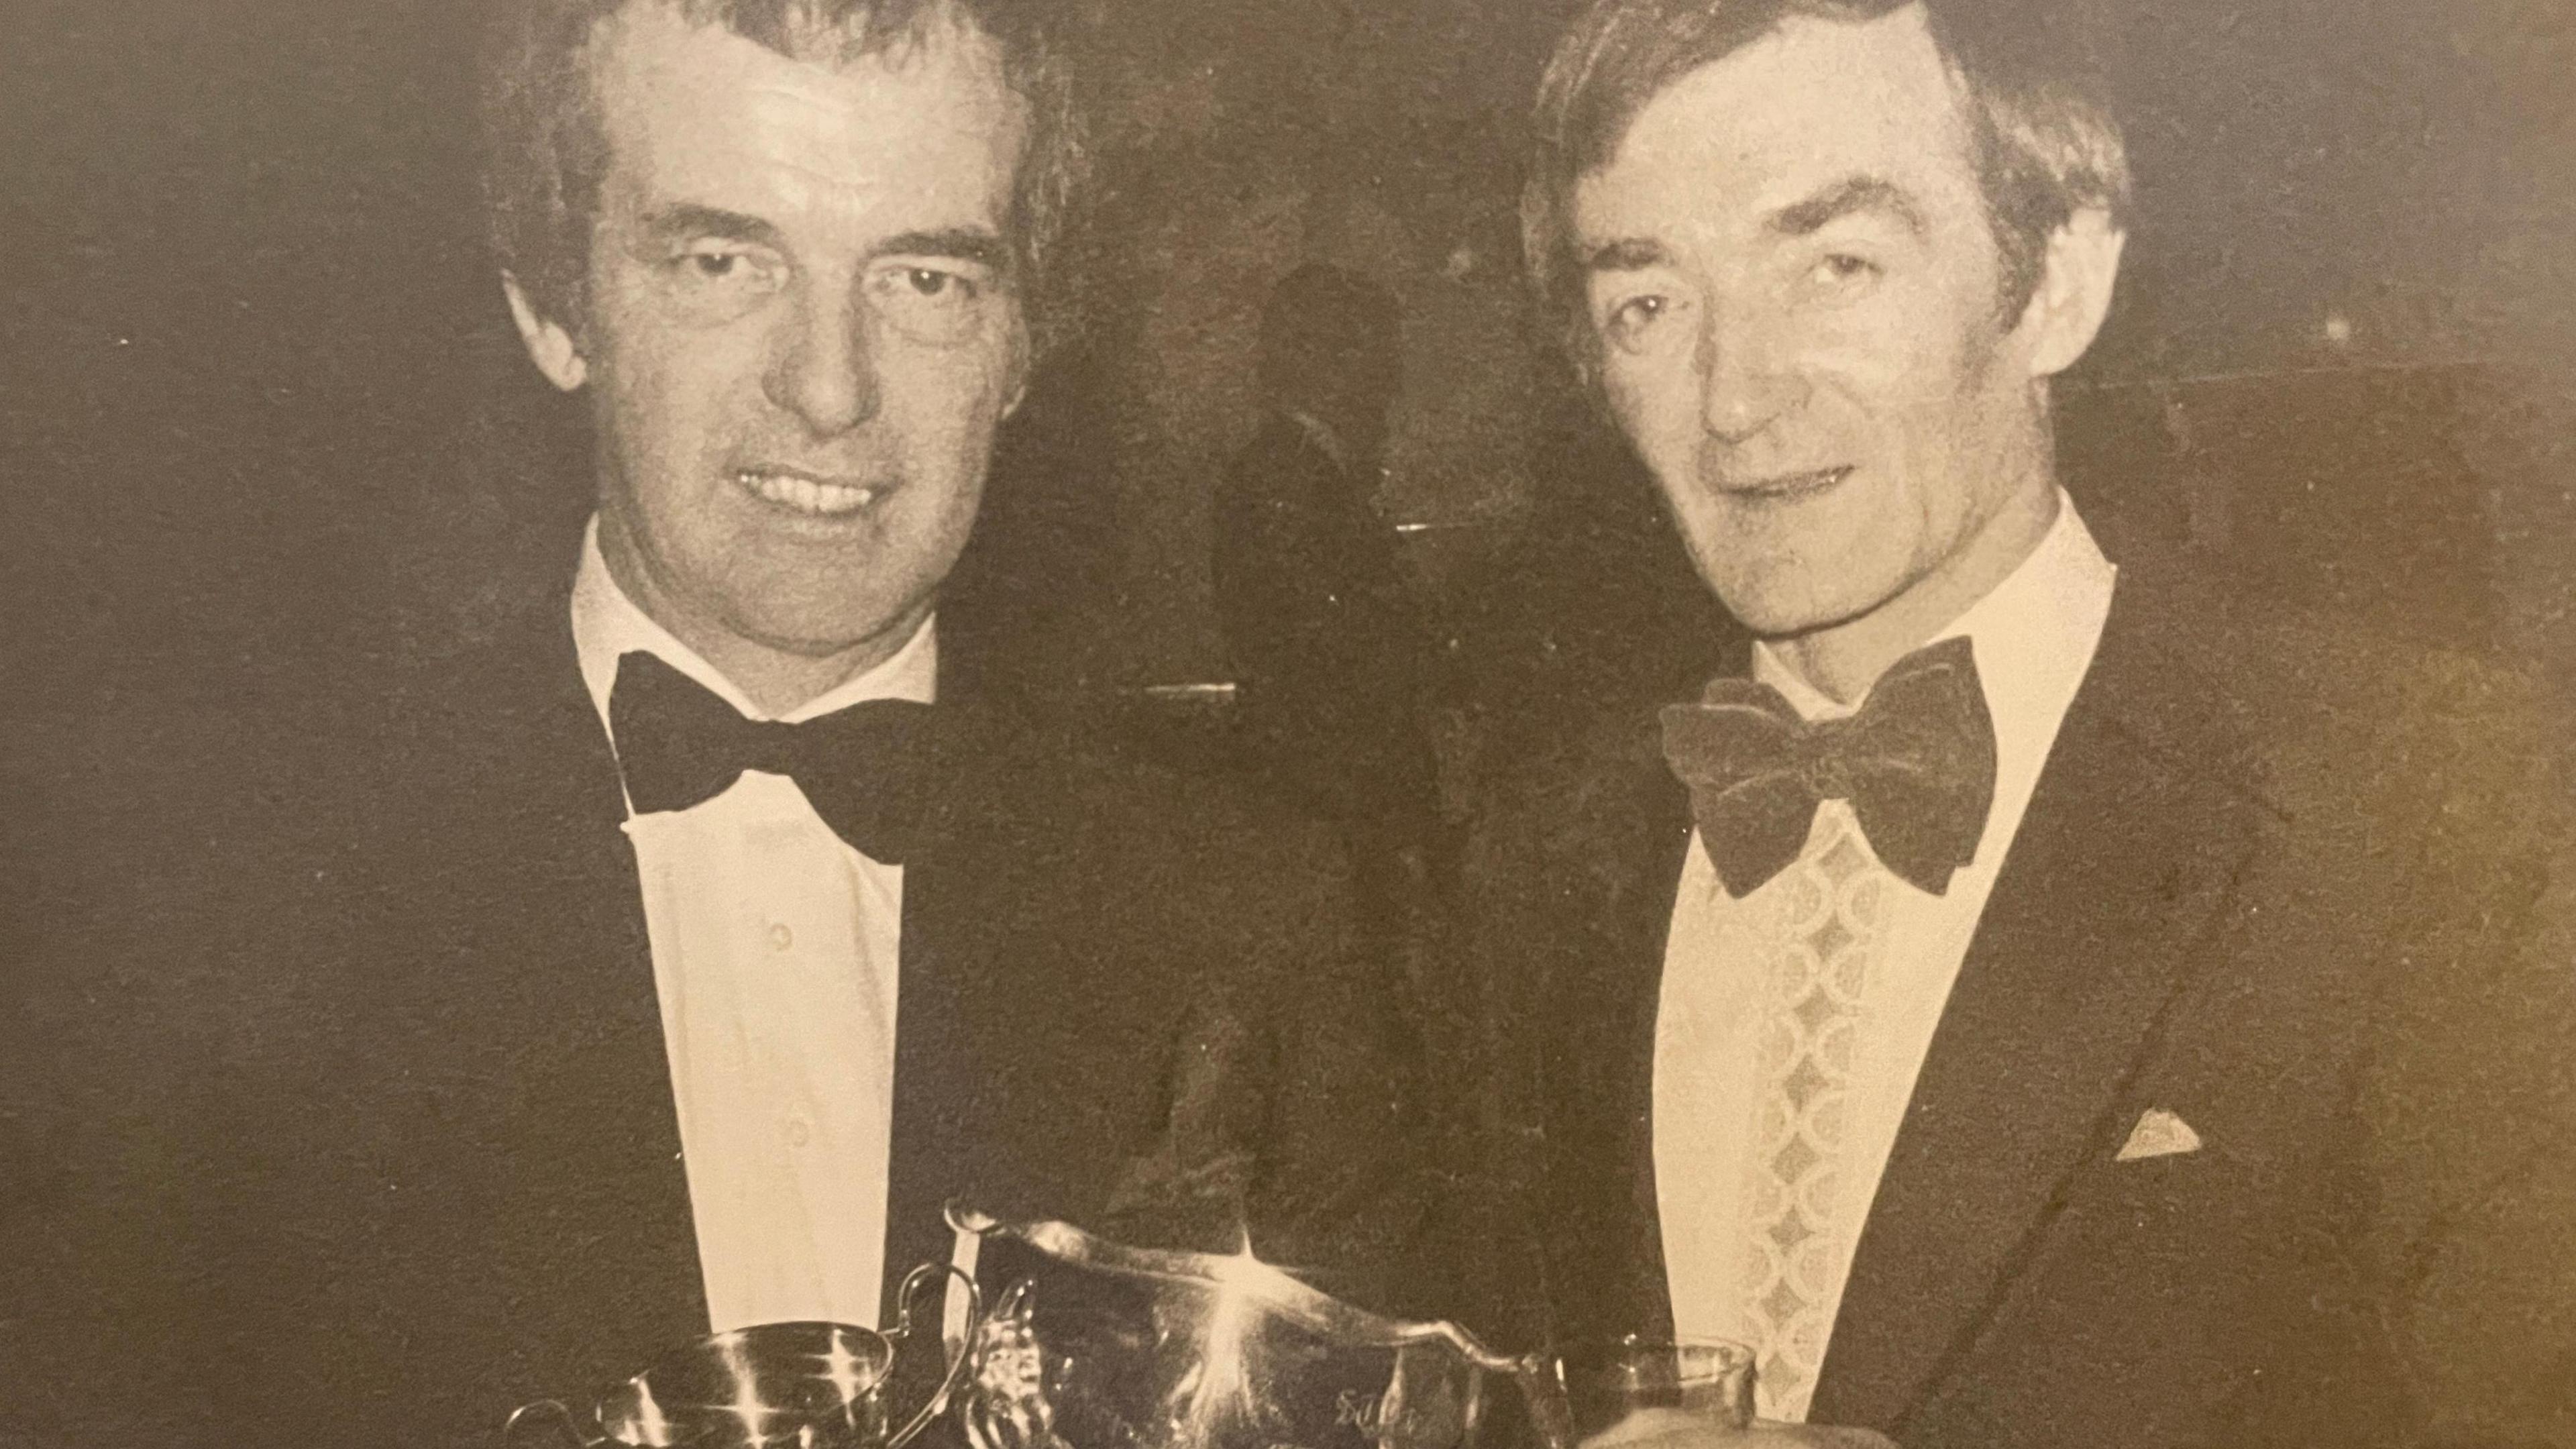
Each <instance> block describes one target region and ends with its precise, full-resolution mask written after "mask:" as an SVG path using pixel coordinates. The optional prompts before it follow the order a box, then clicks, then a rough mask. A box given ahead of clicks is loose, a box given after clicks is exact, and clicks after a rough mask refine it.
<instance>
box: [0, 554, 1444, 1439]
mask: <svg viewBox="0 0 2576 1449" xmlns="http://www.w3.org/2000/svg"><path fill="white" fill-rule="evenodd" d="M369 692H370V693H376V691H369ZM948 698H949V696H948V695H947V694H945V693H944V694H943V699H948ZM391 700H392V706H393V707H392V708H391V709H389V710H376V709H368V710H366V711H364V712H363V713H364V715H365V716H366V718H362V719H361V720H359V721H358V722H356V723H344V724H337V725H333V724H317V723H316V722H315V720H314V718H313V717H312V716H310V715H307V716H305V717H303V718H302V719H300V720H298V721H297V723H296V724H295V725H294V726H288V727H284V728H295V729H297V730H298V731H299V732H300V737H298V738H295V739H292V740H285V741H277V742H273V743H282V744H283V745H284V746H285V747H284V748H283V749H280V750H278V751H276V753H277V754H278V755H279V756H281V757H282V761H283V762H282V763H280V764H279V765H277V766H275V767H262V766H258V765H255V764H252V763H250V762H249V761H248V760H247V759H242V760H235V761H227V762H226V763H225V764H224V765H222V766H220V767H218V772H219V773H220V772H222V771H233V772H236V773H237V774H238V775H239V777H240V778H238V779H237V780H236V781H235V783H234V786H233V788H230V789H228V790H226V791H224V792H223V798H224V802H225V803H224V806H223V808H222V809H219V810H209V811H206V812H203V813H204V816H205V818H206V819H207V821H208V822H209V823H208V825H207V830H206V833H204V834H202V835H194V836H193V837H192V838H188V839H184V840H177V841H172V840H168V839H156V840H155V841H154V843H153V844H152V845H151V846H150V847H149V848H148V849H147V850H146V851H145V852H143V856H144V857H148V859H144V858H129V859H128V860H127V861H126V862H125V864H126V866H127V867H128V868H129V869H131V870H134V871H137V872H140V873H141V874H140V877H139V878H138V879H135V880H132V881H129V882H126V883H122V884H119V885H117V886H114V887H111V888H109V889H107V890H105V891H104V892H103V893H102V901H101V902H100V903H99V907H100V908H98V909H95V910H92V911H91V912H89V913H88V915H87V917H86V919H87V920H88V921H90V922H91V923H92V924H94V925H107V924H108V923H109V920H110V918H111V917H118V916H125V917H130V918H131V919H129V920H128V921H127V923H126V924H125V925H124V926H122V927H117V928H114V929H112V931H111V935H110V938H111V939H113V940H115V941H118V942H120V943H122V944H121V945H119V946H117V947H115V948H113V949H109V948H104V947H102V946H101V944H100V942H99V940H98V939H96V937H95V933H93V932H69V931H66V932H63V933H61V934H62V935H64V936H70V935H75V934H77V935H81V936H83V937H85V939H83V940H80V941H72V940H57V941H54V942H53V943H52V945H53V948H54V953H55V955H56V957H57V959H59V960H63V961H69V962H72V963H74V964H73V965H72V966H70V967H68V968H65V969H61V970H57V971H55V972H54V976H53V981H52V985H51V987H50V988H49V989H47V990H44V991H39V992H38V993H36V994H37V996H38V997H39V998H40V1001H39V1003H38V1004H39V1006H40V1007H42V1010H41V1011H40V1012H39V1013H38V1014H39V1015H40V1016H41V1017H43V1019H45V1020H46V1021H47V1022H48V1023H49V1024H48V1025H47V1026H46V1027H45V1029H44V1032H43V1035H44V1038H45V1040H44V1041H43V1043H42V1044H41V1047H40V1049H39V1050H40V1052H41V1055H42V1056H43V1058H44V1060H45V1061H46V1062H47V1063H48V1067H47V1069H46V1070H45V1071H44V1072H43V1073H34V1072H29V1073H26V1074H25V1076H24V1077H22V1078H21V1080H22V1081H25V1080H27V1079H28V1078H34V1077H38V1076H41V1077H42V1078H43V1079H44V1080H43V1081H42V1083H41V1084H40V1089H41V1090H43V1091H46V1092H49V1093H53V1094H55V1099H56V1100H58V1101H61V1102H63V1103H64V1105H63V1107H62V1108H61V1110H60V1111H58V1112H56V1113H55V1114H54V1117H53V1121H52V1124H51V1126H50V1128H49V1129H48V1132H49V1136H48V1141H50V1142H53V1143H55V1144H56V1145H57V1146H59V1147H60V1149H61V1156H60V1158H59V1160H60V1161H61V1163H62V1164H63V1167H62V1171H61V1172H60V1173H59V1174H57V1175H56V1176H57V1179H58V1180H57V1181H55V1182H54V1183H53V1185H52V1186H51V1187H50V1188H49V1189H48V1190H47V1191H45V1192H43V1193H38V1194H31V1195H22V1196H32V1197H34V1198H36V1199H37V1201H36V1202H35V1203H34V1204H33V1205H32V1206H30V1205H27V1204H26V1203H24V1202H22V1203H21V1204H19V1205H18V1207H17V1211H15V1212H14V1213H12V1214H8V1215H5V1216H6V1220H5V1221H0V1232H7V1233H9V1234H10V1236H9V1238H8V1241H7V1242H5V1243H0V1247H9V1248H14V1249H17V1250H19V1251H18V1255H17V1257H16V1259H15V1260H14V1261H13V1262H12V1264H11V1266H10V1267H8V1268H5V1269H0V1286H7V1285H10V1284H12V1283H14V1284H15V1305H14V1306H15V1308H16V1311H15V1312H14V1313H11V1314H9V1315H8V1316H7V1317H6V1319H5V1320H0V1323H5V1331H6V1333H7V1335H8V1336H7V1337H0V1349H5V1350H9V1351H12V1352H14V1353H17V1354H19V1355H21V1358H20V1359H19V1367H20V1368H21V1369H23V1372H21V1373H18V1374H16V1375H15V1376H12V1375H10V1374H8V1373H6V1372H0V1380H6V1381H7V1386H6V1388H0V1443H5V1442H7V1435H8V1433H9V1432H10V1431H11V1430H16V1431H18V1432H21V1433H25V1434H27V1435H29V1436H30V1437H31V1439H33V1440H35V1441H36V1442H43V1443H46V1444H48V1445H51V1444H57V1443H65V1444H71V1443H99V1444H114V1445H122V1444H126V1443H131V1442H139V1441H140V1440H141V1438H143V1437H144V1436H145V1435H146V1434H147V1433H148V1435H149V1436H150V1437H152V1439H153V1441H154V1442H160V1443H167V1444H226V1445H229V1444H236V1443H241V1444H248V1443H260V1444H302V1443H313V1444H355V1443H377V1444H423V1445H432V1444H434V1445H449V1444H458V1445H462V1444H483V1443H488V1442H491V1441H492V1440H493V1438H494V1436H495V1434H496V1431H497V1430H498V1428H499V1425H500V1423H501V1419H502V1417H503V1416H504V1415H505V1414H506V1413H507V1412H508V1410H509V1409H510V1408H511V1407H513V1406H514V1405H516V1404H518V1403H521V1402H523V1401H526V1400H529V1399H532V1398H536V1397H543V1396H558V1395H559V1396H567V1397H569V1396H574V1395H579V1394H583V1393H587V1392H591V1391H594V1390H596V1389H598V1388H600V1387H602V1386H604V1385H606V1384H608V1383H612V1382H614V1381H616V1380H617V1379H620V1378H622V1377H624V1376H625V1375H626V1374H628V1373H631V1372H634V1371H636V1370H638V1369H640V1368H642V1367H643V1366H644V1365H646V1364H647V1363H649V1362H650V1361H651V1360H652V1359H653V1358H654V1357H655V1356H656V1355H657V1354H659V1353H660V1352H662V1351H664V1350H667V1349H670V1348H673V1347H676V1346H678V1345H679V1344H681V1343H683V1342H686V1341H688V1340H690V1339H692V1338H695V1337H697V1336H699V1335H702V1334H703V1333H704V1332H705V1331H706V1327H707V1323H706V1308H705V1304H704V1299H703V1295H702V1289H701V1286H700V1279H699V1266H698V1260H697V1255H696V1248H695V1239H694V1234H693V1230H692V1225H691V1218H690V1209H689V1198H688V1187H687V1180H686V1176H685V1172H684V1168H683V1165H682V1163H681V1162H680V1160H679V1150H680V1149H679V1140H678V1135H677V1128H676V1123H675V1119H674V1114H673V1109H672V1103H671V1096H670V1086H669V1076H668V1071H667V1068H666V1064H665V1059H664V1052H663V1042H662V1030H661V1023H660V1016H659V1011H658V1006H657V1002H656V997H655V991H654V981H653V973H652V967H651V959H650V954H649V949H648V946H647V942H646V934H645V927H644V920H643V915H642V909H641V905H640V896H639V891H638V886H637V881H636V874H635V865H634V858H633V854H632V851H631V849H630V847H629V846H628V844H627V841H626V839H625V836H624V834H623V832H622V830H621V829H620V824H621V821H622V819H623V814H624V807H623V802H622V798H621V795H620V790H619V781H618V776H617V773H616V767H615V763H614V760H613V757H612V755H611V753H610V751H609V748H608V745H607V741H606V739H605V737H604V734H603V731H602V729H601V727H600V724H599V721H598V718H597V716H596V714H595V713H594V711H593V709H592V706H591V704H590V701H589V699H588V697H587V696H586V694H585V693H584V692H583V689H582V685H581V681H580V678H579V674H578V670H577V667H576V664H575V656H574V651H573V646H572V640H571V636H570V631H569V626H568V623H567V617H566V611H565V600H564V595H563V593H562V591H561V590H560V588H558V589H556V590H554V591H552V592H550V593H547V594H545V595H543V596H542V597H539V598H537V599H536V600H534V601H533V602H532V603H531V604H530V605H529V606H528V607H527V608H525V609H523V610H520V611H518V612H517V613H515V614H514V615H511V616H509V617H507V618H506V619H505V620H504V621H503V622H501V623H500V624H499V625H497V626H496V627H494V628H492V629H491V630H490V631H489V632H488V633H486V634H484V635H482V636H480V637H478V638H477V640H476V641H475V642H474V643H473V644H471V645H469V646H467V647H463V648H459V649H453V650H451V651H449V652H447V653H446V654H445V655H444V656H443V657H441V658H439V659H438V660H436V661H434V662H431V663H429V664H426V665H423V666H420V667H410V668H406V669H405V670H404V671H403V672H402V682H401V683H400V684H399V685H398V686H397V687H396V688H395V689H394V690H393V691H392V692H391ZM940 708H941V710H942V711H943V712H944V713H946V714H947V715H948V716H949V723H948V726H947V729H946V732H945V741H946V743H945V744H944V746H943V747H942V749H941V750H940V751H939V759H938V762H937V764H936V765H935V767H934V768H935V769H936V771H937V772H938V778H937V779H935V780H933V781H931V782H929V789H930V790H931V792H932V798H933V799H934V800H935V801H936V802H937V804H936V807H935V824H934V826H933V828H932V829H931V830H930V832H929V835H928V838H927V839H926V840H925V842H924V843H923V844H922V845H921V846H920V848H919V850H918V852H917V854H916V855H915V856H914V857H913V858H912V859H910V860H908V861H907V864H906V872H905V883H904V903H903V911H904V915H903V924H902V938H901V939H902V947H901V968H900V988H899V990H900V998H899V1000H900V1005H899V1014H898V1036H897V1043H896V1056H897V1061H896V1070H895V1084H896V1086H895V1091H896V1102H895V1107H894V1137H893V1153H892V1163H891V1183H890V1209H889V1212H890V1228H889V1232H888V1245H887V1265H888V1281H889V1287H891V1284H892V1283H893V1282H894V1281H895V1280H897V1279H899V1278H900V1276H901V1275H902V1273H903V1272H904V1270H905V1269H906V1268H908V1267H909V1266H911V1265H912V1264H914V1263H916V1262H920V1261H925V1260H930V1261H941V1260H944V1259H945V1258H946V1256H947V1253H948V1247H949V1234H948V1231H947V1229H946V1227H945V1225H944V1223H943V1221H942V1217H941V1208H942V1205H943V1204H944V1203H946V1202H948V1201H949V1200H951V1199H964V1200H966V1201H969V1202H971V1203H974V1204H976V1205H979V1206H983V1207H985V1208H986V1209H987V1210H989V1211H991V1212H994V1213H996V1214H999V1215H1003V1216H1006V1217H1008V1216H1049V1217H1062V1218H1067V1219H1071V1220H1074V1221H1077V1222H1084V1223H1087V1224H1096V1225H1099V1226H1102V1227H1104V1228H1107V1229H1109V1230H1111V1231H1116V1232H1122V1233H1126V1234H1129V1235H1131V1236H1140V1237H1151V1238H1156V1239H1161V1240H1173V1239H1182V1240H1189V1241H1191V1245H1194V1246H1201V1247H1209V1248H1218V1249H1224V1250H1231V1249H1233V1248H1234V1247H1235V1246H1236V1245H1237V1242H1238V1238H1237V1237H1236V1233H1237V1231H1238V1229H1239V1226H1240V1224H1239V1221H1238V1217H1239V1215H1240V1217H1241V1218H1246V1219H1248V1220H1249V1226H1250V1231H1251V1234H1252V1241H1253V1244H1254V1246H1255V1248H1256V1250H1257V1251H1260V1252H1262V1254H1263V1256H1265V1257H1267V1258H1270V1259H1272V1260H1274V1261H1280V1262H1283V1263H1288V1264H1292V1265H1299V1266H1305V1267H1309V1268H1312V1269H1314V1270H1315V1271H1316V1272H1317V1273H1318V1275H1319V1276H1322V1277H1324V1278H1325V1279H1326V1280H1327V1281H1328V1283H1331V1284H1333V1285H1334V1286H1338V1287H1341V1288H1343V1289H1344V1290H1345V1291H1360V1292H1362V1294H1363V1296H1365V1292H1366V1289H1367V1286H1368V1283H1369V1280H1370V1278H1371V1276H1372V1270H1373V1269H1375V1268H1377V1267H1379V1266H1382V1264H1383V1256H1382V1254H1383V1250H1385V1249H1386V1248H1387V1247H1388V1245H1389V1244H1391V1243H1392V1241H1393V1240H1394V1238H1395V1237H1396V1236H1398V1235H1400V1233H1401V1232H1402V1231H1403V1228H1402V1223H1401V1213H1402V1209H1401V1208H1400V1206H1398V1204H1399V1203H1400V1201H1401V1193H1400V1192H1391V1191H1389V1189H1390V1187H1391V1186H1398V1185H1400V1184H1399V1179H1398V1177H1397V1175H1396V1174H1395V1173H1393V1172H1391V1171H1390V1170H1389V1166H1388V1164H1389V1160H1390V1149H1391V1146H1392V1144H1393V1143H1394V1142H1395V1141H1396V1138H1397V1134H1396V1131H1395V1129H1396V1128H1397V1127H1398V1125H1399V1121H1398V1117H1399V1111H1400V1108H1399V1103H1398V1096H1399V1091H1398V1083H1397V1080H1396V1076H1397V1073H1396V1070H1395V1068H1394V1066H1393V1063H1392V1059H1391V1058H1390V1057H1389V1056H1388V1055H1387V1054H1386V1053H1384V1052H1382V1051H1380V1050H1379V1049H1378V1046H1379V1043H1380V1040H1381V1038H1382V1037H1383V1035H1384V1034H1385V1032H1386V1031H1387V1030H1388V1029H1389V1028H1390V1026H1391V1025H1392V1024H1393V1023H1392V1022H1391V1021H1390V1020H1389V1017H1388V1014H1387V1013H1386V1012H1385V1011H1384V1010H1383V1009H1382V1008H1381V1006H1380V1005H1379V1003H1378V1001H1377V1000H1376V983H1375V981H1374V979H1373V976H1372V974H1371V972H1370V971H1369V969H1368V968H1367V967H1366V966H1365V964H1364V963H1363V962H1361V961H1360V960H1359V959H1358V957H1357V956H1356V955H1355V954H1354V953H1353V952H1352V951H1351V950H1350V948H1349V941H1348V939H1347V930H1346V920H1347V916H1346V912H1345V910H1344V909H1343V895H1344V884H1345V883H1344V881H1343V878H1342V873H1341V869H1340V867H1339V865H1338V864H1337V858H1336V857H1335V856H1333V855H1332V854H1331V853H1330V852H1329V850H1328V849H1327V847H1325V846H1324V845H1322V844H1321V843H1320V842H1319V841H1318V840H1317V839H1316V838H1315V837H1313V836H1311V835H1309V834H1306V833H1302V832H1301V831H1298V830H1292V829H1286V828H1281V827H1279V826H1276V825H1275V824H1272V823H1270V822H1266V821H1262V820H1258V819H1255V818H1254V817H1252V816H1250V815H1248V814H1246V813H1245V812H1244V811H1243V810H1241V809H1239V808H1238V807H1237V806H1236V805H1235V804H1234V803H1233V802H1232V801H1231V799H1230V798H1229V797H1228V796H1226V795H1224V794H1222V793H1220V792H1218V791H1215V790H1212V789H1207V788H1202V787H1200V786H1198V785H1194V784H1192V783H1190V782H1187V781H1184V780H1182V779H1179V778H1176V777H1172V776H1169V775H1166V774H1163V773H1160V772H1158V771H1155V770H1152V769H1148V768H1145V767H1144V766H1142V765H1139V764H1136V763H1133V762H1131V761H1128V760H1126V759H1124V758H1122V757H1121V756H1119V755H1118V754H1117V753H1115V752H1113V751H1108V750H1104V749H1102V748H1099V747H1097V746H1096V745H1094V744H1091V743H1086V742H1085V738H1084V737H1083V736H1081V735H1080V734H1079V733H1078V732H1075V731H1071V730H1068V729H1059V728H1055V727H1051V726H1046V725H1041V724H1038V723H1035V722H1033V721H1031V720H1029V719H1026V718H1023V717H1021V716H1020V715H1018V714H1017V713H1015V712H1014V711H1012V710H1011V709H1009V708H1007V707H1005V706H1003V705H1002V704H1000V703H998V702H996V701H992V700H984V701H977V700H972V699H965V700H957V701H955V702H952V703H943V704H942V705H941V706H940ZM270 717H271V718H276V717H278V715H277V714H276V713H272V714H271V716H270ZM235 743H249V744H256V743H258V742H256V741H248V742H244V741H236V742H235ZM199 763H200V764H205V763H207V762H204V761H200V762H199ZM159 827H160V828H159V830H158V832H157V834H158V835H160V836H166V835H168V834H169V833H171V832H172V831H173V830H174V829H176V826H175V822H172V821H170V820H169V819H168V818H167V817H166V816H164V817H162V818H161V820H160V822H159ZM178 833H180V834H183V835H187V834H190V832H188V831H186V830H179V831H178ZM56 909H60V907H59V906H57V907H56ZM111 958H113V959H111ZM22 1065H23V1063H22ZM66 1083H68V1084H71V1085H70V1087H69V1088H66V1086H65V1085H64V1084H66ZM83 1093H86V1095H83ZM12 1274H15V1275H16V1276H15V1277H14V1278H12V1277H11V1276H10V1275H12ZM39 1365H41V1367H39Z"/></svg>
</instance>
